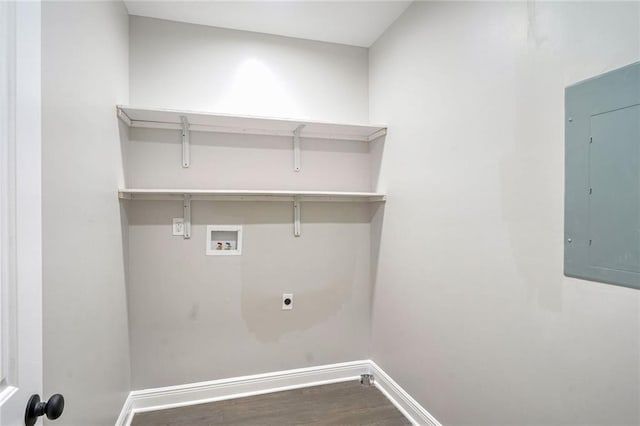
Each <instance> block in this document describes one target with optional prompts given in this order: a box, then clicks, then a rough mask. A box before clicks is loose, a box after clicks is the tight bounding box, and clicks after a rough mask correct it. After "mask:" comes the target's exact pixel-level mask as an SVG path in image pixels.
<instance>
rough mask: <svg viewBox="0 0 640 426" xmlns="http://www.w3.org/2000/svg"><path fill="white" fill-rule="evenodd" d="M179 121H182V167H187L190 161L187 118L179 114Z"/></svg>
mask: <svg viewBox="0 0 640 426" xmlns="http://www.w3.org/2000/svg"><path fill="white" fill-rule="evenodd" d="M180 121H181V122H182V167H184V168H187V167H189V164H190V163H191V141H190V130H189V120H187V117H185V116H184V115H181V116H180Z"/></svg>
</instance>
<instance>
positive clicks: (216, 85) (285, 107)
mask: <svg viewBox="0 0 640 426" xmlns="http://www.w3.org/2000/svg"><path fill="white" fill-rule="evenodd" d="M292 19H293V18H292ZM367 72H368V63H367V49H364V48H360V47H353V46H345V45H339V44H331V43H322V42H315V41H308V40H299V39H292V38H287V37H279V36H271V35H265V34H258V33H250V32H244V31H235V30H227V29H219V28H213V27H206V26H201V25H193V24H184V23H178V22H171V21H163V20H158V19H152V18H143V17H136V16H132V17H131V104H132V105H139V106H149V107H163V108H173V109H188V110H195V111H213V112H222V113H232V114H246V115H262V116H276V117H290V118H308V119H311V120H327V121H338V122H350V121H354V122H366V121H367V119H368V83H367Z"/></svg>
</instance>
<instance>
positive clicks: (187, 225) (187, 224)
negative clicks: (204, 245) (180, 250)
mask: <svg viewBox="0 0 640 426" xmlns="http://www.w3.org/2000/svg"><path fill="white" fill-rule="evenodd" d="M182 207H183V209H184V212H183V221H184V225H183V226H184V239H185V240H187V239H189V238H191V195H189V194H184V200H183V202H182Z"/></svg>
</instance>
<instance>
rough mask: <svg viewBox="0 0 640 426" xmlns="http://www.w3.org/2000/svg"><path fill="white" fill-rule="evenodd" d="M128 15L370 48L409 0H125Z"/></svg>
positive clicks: (402, 10) (409, 2) (406, 5)
mask: <svg viewBox="0 0 640 426" xmlns="http://www.w3.org/2000/svg"><path fill="white" fill-rule="evenodd" d="M124 2H125V4H126V6H127V9H128V10H129V14H130V15H138V16H148V17H151V18H159V19H168V20H171V21H179V22H188V23H192V24H201V25H209V26H212V27H220V28H232V29H236V30H244V31H254V32H259V33H266V34H276V35H281V36H287V37H295V38H304V39H308V40H319V41H326V42H331V43H341V44H349V45H353V46H362V47H369V46H371V45H372V44H373V42H375V41H376V39H377V38H378V37H379V36H380V35H381V34H382V33H383V32H384V31H385V30H386V29H387V28H388V27H389V25H391V24H392V23H393V21H395V20H396V18H398V16H400V15H401V14H402V12H404V10H405V9H406V8H407V7H408V6H409V5H410V4H411V1H403V0H398V1H372V0H369V1H367V0H358V1H303V0H299V1H189V0H173V1H145V0H124Z"/></svg>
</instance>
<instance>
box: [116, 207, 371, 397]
mask: <svg viewBox="0 0 640 426" xmlns="http://www.w3.org/2000/svg"><path fill="white" fill-rule="evenodd" d="M125 203H126V204H127V206H126V209H127V214H128V218H129V225H130V226H129V260H130V262H129V268H130V269H129V312H130V314H129V315H130V327H131V328H130V330H131V331H130V333H131V353H132V380H133V389H144V388H149V387H157V386H168V385H176V384H183V383H192V382H198V381H204V380H212V379H218V378H226V377H234V376H242V375H247V374H255V373H264V372H270V371H279V370H288V369H291V368H299V367H307V366H313V365H322V364H328V363H335V362H342V361H349V360H356V359H366V357H367V355H368V340H369V316H370V300H369V298H370V296H369V295H370V245H369V234H370V230H369V228H370V225H369V220H370V216H371V211H370V206H369V205H366V204H355V203H303V204H302V214H301V216H302V235H301V236H300V237H299V238H295V237H294V236H293V225H292V223H293V209H292V205H291V203H290V202H248V201H246V202H208V201H193V202H192V236H191V238H190V239H187V240H185V239H183V238H182V237H180V236H172V235H171V225H170V224H171V218H173V217H181V216H182V203H181V202H179V201H177V202H176V201H127V202H125ZM210 224H216V225H242V226H243V243H242V246H243V247H242V255H241V256H206V255H205V248H206V243H205V235H206V225H210ZM283 293H293V295H294V304H293V309H292V310H289V311H286V310H282V309H281V307H282V294H283ZM168 366H170V368H168Z"/></svg>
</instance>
